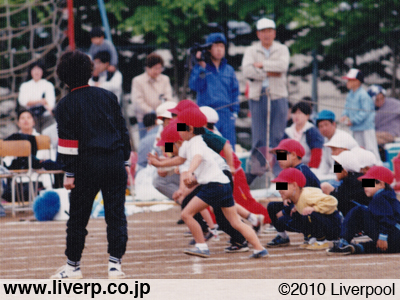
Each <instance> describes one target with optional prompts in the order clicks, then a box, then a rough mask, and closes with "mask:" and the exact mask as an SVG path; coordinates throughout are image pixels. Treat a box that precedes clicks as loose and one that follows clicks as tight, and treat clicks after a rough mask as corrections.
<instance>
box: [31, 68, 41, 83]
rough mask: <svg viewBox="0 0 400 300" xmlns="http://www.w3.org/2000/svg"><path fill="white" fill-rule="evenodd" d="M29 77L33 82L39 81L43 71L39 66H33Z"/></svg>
mask: <svg viewBox="0 0 400 300" xmlns="http://www.w3.org/2000/svg"><path fill="white" fill-rule="evenodd" d="M31 76H32V79H33V80H34V81H39V80H40V79H42V76H43V70H42V68H40V67H39V66H34V67H33V68H32V70H31Z"/></svg>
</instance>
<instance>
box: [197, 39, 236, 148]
mask: <svg viewBox="0 0 400 300" xmlns="http://www.w3.org/2000/svg"><path fill="white" fill-rule="evenodd" d="M206 43H207V44H210V49H209V50H208V51H209V54H210V55H209V56H207V57H206V61H198V63H197V64H196V65H195V66H194V68H193V70H192V72H191V74H190V78H189V87H190V88H191V89H192V90H193V91H195V92H196V93H197V104H198V105H199V106H210V107H212V108H214V109H215V110H216V111H217V112H218V116H219V121H218V122H217V123H216V124H215V126H216V127H217V129H218V131H219V132H220V133H221V134H222V136H223V137H224V138H226V139H228V140H229V142H230V143H231V145H232V147H233V149H234V150H235V145H236V130H235V121H236V117H237V114H238V112H239V98H238V96H239V82H238V80H237V78H236V74H235V70H234V69H233V68H232V66H230V65H228V63H227V60H226V58H225V47H226V38H225V35H224V34H222V33H211V34H210V35H209V36H208V37H207V39H206ZM200 55H201V53H200V52H198V53H197V56H196V57H197V58H198V59H200Z"/></svg>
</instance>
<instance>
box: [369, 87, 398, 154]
mask: <svg viewBox="0 0 400 300" xmlns="http://www.w3.org/2000/svg"><path fill="white" fill-rule="evenodd" d="M368 95H370V96H371V98H372V100H373V101H374V102H375V132H376V139H377V141H378V145H379V146H380V147H383V146H384V145H385V144H387V143H392V142H393V141H394V139H395V138H396V137H399V136H400V101H399V100H398V99H395V98H392V97H386V90H385V89H384V88H383V87H382V86H380V85H377V84H374V85H371V86H370V87H369V88H368Z"/></svg>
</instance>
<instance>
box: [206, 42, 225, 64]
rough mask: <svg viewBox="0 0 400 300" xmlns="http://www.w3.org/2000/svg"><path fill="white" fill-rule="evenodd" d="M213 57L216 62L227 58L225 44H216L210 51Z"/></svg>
mask: <svg viewBox="0 0 400 300" xmlns="http://www.w3.org/2000/svg"><path fill="white" fill-rule="evenodd" d="M210 54H211V57H212V58H213V59H215V60H221V59H223V58H224V57H225V44H224V43H214V44H212V46H211V49H210Z"/></svg>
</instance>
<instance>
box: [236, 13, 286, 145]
mask: <svg viewBox="0 0 400 300" xmlns="http://www.w3.org/2000/svg"><path fill="white" fill-rule="evenodd" d="M256 26H257V37H258V39H259V40H260V42H257V43H256V44H254V45H252V46H250V47H249V48H247V49H246V51H245V53H244V56H243V61H242V70H243V74H244V77H245V78H246V79H247V92H248V95H247V97H248V99H249V106H250V111H251V116H252V124H251V133H252V148H253V149H255V148H260V147H265V146H269V147H272V148H273V147H276V146H277V145H278V144H279V141H280V140H281V139H282V137H283V133H284V130H285V127H286V119H287V111H288V100H287V97H288V90H287V71H288V69H289V57H290V55H289V49H288V47H287V46H285V45H283V44H281V43H279V42H277V41H275V37H276V25H275V22H274V21H272V20H270V19H267V18H262V19H260V20H258V22H257V25H256ZM268 97H270V99H271V119H270V120H271V123H270V125H271V126H270V134H269V145H267V142H266V129H267V114H268V113H269V112H268V111H267V103H268V102H267V101H268Z"/></svg>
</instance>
